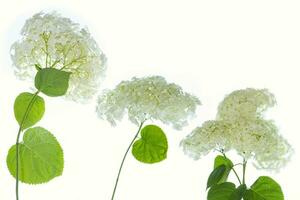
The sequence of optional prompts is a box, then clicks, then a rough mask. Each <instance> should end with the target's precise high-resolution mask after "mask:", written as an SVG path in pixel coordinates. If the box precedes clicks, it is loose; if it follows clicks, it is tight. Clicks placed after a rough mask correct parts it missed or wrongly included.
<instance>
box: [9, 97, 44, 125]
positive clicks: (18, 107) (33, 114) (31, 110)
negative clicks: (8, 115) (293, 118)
mask: <svg viewBox="0 0 300 200" xmlns="http://www.w3.org/2000/svg"><path fill="white" fill-rule="evenodd" d="M26 111H27V114H26ZM44 113H45V102H44V99H43V98H42V97H40V96H37V95H36V96H35V95H34V94H31V93H28V92H24V93H21V94H20V95H19V96H17V98H16V100H15V103H14V114H15V118H16V120H17V122H18V123H19V125H20V126H22V129H26V128H29V127H31V126H33V125H34V124H36V123H37V122H38V121H40V120H41V119H42V117H43V115H44ZM25 114H26V116H25ZM24 116H25V119H24Z"/></svg>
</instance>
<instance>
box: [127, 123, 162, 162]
mask: <svg viewBox="0 0 300 200" xmlns="http://www.w3.org/2000/svg"><path fill="white" fill-rule="evenodd" d="M167 151H168V141H167V137H166V135H165V133H164V132H163V130H162V129H161V128H159V127H158V126H156V125H147V126H145V127H144V128H143V129H142V131H141V138H140V139H139V140H137V141H135V142H134V144H133V147H132V154H133V156H134V157H135V158H136V159H137V160H138V161H141V162H143V163H157V162H160V161H162V160H164V159H166V157H167Z"/></svg>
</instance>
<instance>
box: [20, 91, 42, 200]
mask: <svg viewBox="0 0 300 200" xmlns="http://www.w3.org/2000/svg"><path fill="white" fill-rule="evenodd" d="M38 93H39V91H37V92H36V93H35V94H34V96H33V97H32V99H31V100H30V102H29V104H28V106H27V108H26V111H25V113H24V116H23V119H22V121H21V124H20V126H19V130H18V135H17V141H16V200H19V140H20V136H21V133H22V127H23V125H24V122H25V120H26V119H27V116H28V114H29V112H30V110H31V108H32V106H33V104H34V101H35V100H36V97H37V95H38Z"/></svg>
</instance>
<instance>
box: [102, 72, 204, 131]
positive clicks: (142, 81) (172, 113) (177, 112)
mask: <svg viewBox="0 0 300 200" xmlns="http://www.w3.org/2000/svg"><path fill="white" fill-rule="evenodd" d="M200 104H201V103H200V101H199V99H198V98H197V97H195V96H193V95H191V94H188V93H186V92H184V91H183V90H182V88H181V87H179V86H178V85H176V84H174V83H167V82H166V80H165V79H164V78H163V77H160V76H150V77H144V78H136V77H134V78H132V80H129V81H122V82H121V83H120V84H118V85H117V86H116V88H115V89H113V90H108V91H106V92H104V93H103V94H102V95H100V96H99V98H98V105H97V109H96V110H97V113H98V116H99V117H100V118H102V119H106V120H108V121H109V122H110V123H111V124H112V125H115V124H116V121H120V120H121V119H122V118H123V116H124V115H125V114H128V118H129V120H130V121H131V122H133V123H135V124H137V125H138V124H140V123H141V122H143V121H144V120H146V119H150V120H160V121H161V122H163V123H165V124H171V125H172V126H173V127H174V128H176V129H180V128H181V127H183V126H185V125H187V122H188V119H189V118H190V117H191V116H194V115H195V111H196V108H197V106H198V105H200Z"/></svg>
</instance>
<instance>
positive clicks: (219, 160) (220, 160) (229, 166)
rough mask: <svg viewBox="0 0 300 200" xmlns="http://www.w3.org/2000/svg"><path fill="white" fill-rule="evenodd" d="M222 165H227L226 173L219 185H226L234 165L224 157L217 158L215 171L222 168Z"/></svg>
mask: <svg viewBox="0 0 300 200" xmlns="http://www.w3.org/2000/svg"><path fill="white" fill-rule="evenodd" d="M221 165H225V166H226V171H225V172H224V175H223V177H222V178H221V179H220V181H219V182H218V183H224V182H226V181H227V179H228V176H229V174H230V171H231V169H232V167H233V163H232V161H231V160H230V159H228V158H226V157H224V156H220V155H219V156H217V157H216V158H215V162H214V169H215V168H217V167H219V166H221Z"/></svg>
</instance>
